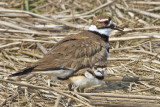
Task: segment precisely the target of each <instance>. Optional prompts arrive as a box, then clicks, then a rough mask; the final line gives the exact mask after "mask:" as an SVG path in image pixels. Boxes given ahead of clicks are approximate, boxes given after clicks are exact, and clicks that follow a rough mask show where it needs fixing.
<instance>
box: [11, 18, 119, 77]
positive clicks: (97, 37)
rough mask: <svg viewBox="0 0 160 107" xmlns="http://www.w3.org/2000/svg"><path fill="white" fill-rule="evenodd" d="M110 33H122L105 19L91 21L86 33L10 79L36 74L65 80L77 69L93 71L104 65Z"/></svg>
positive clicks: (57, 46) (62, 43)
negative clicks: (92, 69)
mask: <svg viewBox="0 0 160 107" xmlns="http://www.w3.org/2000/svg"><path fill="white" fill-rule="evenodd" d="M111 29H116V30H122V28H120V27H118V26H116V25H115V24H114V23H113V22H112V20H111V18H110V17H109V16H97V17H94V18H93V22H92V24H91V26H90V27H89V29H88V31H83V32H81V33H79V34H76V35H71V36H68V37H66V38H64V39H63V40H61V41H59V42H58V43H57V44H55V45H54V47H53V48H52V49H51V50H50V51H49V52H48V54H46V55H45V56H44V57H43V58H42V59H40V60H39V61H38V62H35V63H33V64H31V65H29V66H27V67H26V68H24V69H22V70H20V71H18V72H17V73H14V74H12V75H10V76H20V75H24V74H28V73H38V74H48V75H50V76H54V77H57V78H58V79H59V80H67V79H68V78H69V77H70V76H72V75H73V74H74V73H76V72H77V71H79V70H80V69H83V68H94V66H95V65H98V64H101V63H104V62H106V61H107V58H108V56H109V43H108V39H109V34H110V32H111ZM72 80H74V79H73V78H72Z"/></svg>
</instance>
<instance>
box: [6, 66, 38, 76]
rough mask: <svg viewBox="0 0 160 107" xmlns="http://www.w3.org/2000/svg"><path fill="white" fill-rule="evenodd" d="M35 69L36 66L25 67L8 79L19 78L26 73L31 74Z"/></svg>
mask: <svg viewBox="0 0 160 107" xmlns="http://www.w3.org/2000/svg"><path fill="white" fill-rule="evenodd" d="M35 67H36V66H31V67H26V68H24V69H22V70H20V71H18V72H16V73H14V74H11V75H9V77H14V76H21V75H24V74H28V73H30V72H32V71H33V70H34V68H35Z"/></svg>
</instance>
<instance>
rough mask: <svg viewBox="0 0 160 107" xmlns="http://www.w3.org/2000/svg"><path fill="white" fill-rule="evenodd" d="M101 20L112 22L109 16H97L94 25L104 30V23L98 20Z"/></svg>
mask: <svg viewBox="0 0 160 107" xmlns="http://www.w3.org/2000/svg"><path fill="white" fill-rule="evenodd" d="M101 19H108V20H111V17H109V16H107V15H100V16H96V17H94V18H93V21H92V24H93V25H96V27H97V28H103V27H104V26H106V25H104V23H102V22H98V20H101Z"/></svg>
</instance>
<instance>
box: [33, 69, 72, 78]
mask: <svg viewBox="0 0 160 107" xmlns="http://www.w3.org/2000/svg"><path fill="white" fill-rule="evenodd" d="M70 72H72V70H50V71H35V72H32V73H38V74H44V75H50V76H54V77H58V76H62V75H67V74H68V73H70Z"/></svg>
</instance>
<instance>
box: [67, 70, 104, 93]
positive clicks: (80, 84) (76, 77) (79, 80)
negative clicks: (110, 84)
mask: <svg viewBox="0 0 160 107" xmlns="http://www.w3.org/2000/svg"><path fill="white" fill-rule="evenodd" d="M103 78H104V71H100V70H95V71H93V70H92V69H90V68H84V69H81V70H79V71H78V72H76V73H74V74H73V75H72V76H70V77H69V79H68V81H69V83H70V84H72V85H74V86H76V88H75V89H74V91H78V89H79V91H81V92H83V91H84V88H90V87H92V86H95V85H99V84H101V83H103V81H102V80H103Z"/></svg>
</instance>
